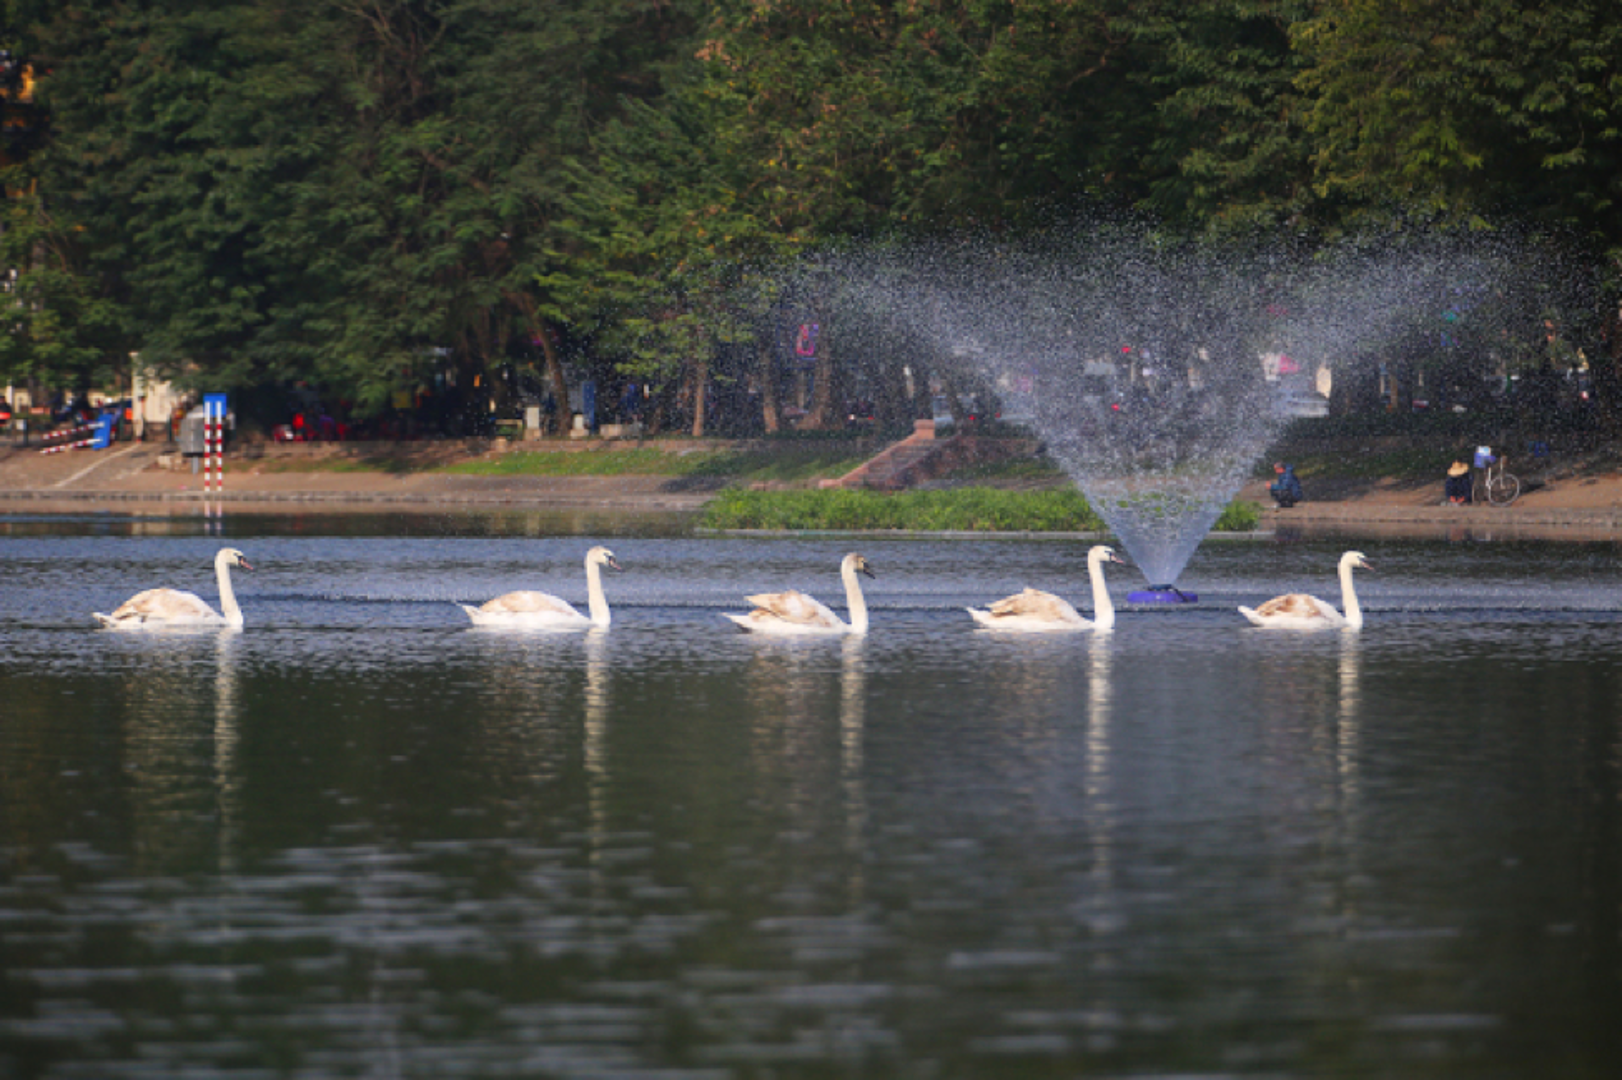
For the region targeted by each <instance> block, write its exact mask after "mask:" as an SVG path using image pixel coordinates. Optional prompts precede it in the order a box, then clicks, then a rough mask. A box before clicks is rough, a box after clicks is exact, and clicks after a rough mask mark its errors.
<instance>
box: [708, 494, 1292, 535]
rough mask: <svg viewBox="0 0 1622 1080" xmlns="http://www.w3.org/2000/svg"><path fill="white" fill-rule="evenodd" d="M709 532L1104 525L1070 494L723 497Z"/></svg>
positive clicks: (1225, 523)
mask: <svg viewBox="0 0 1622 1080" xmlns="http://www.w3.org/2000/svg"><path fill="white" fill-rule="evenodd" d="M1260 520H1261V513H1260V511H1259V510H1258V509H1257V507H1256V506H1255V505H1254V504H1251V503H1232V504H1230V505H1229V506H1228V508H1227V509H1226V510H1225V511H1224V512H1223V515H1222V517H1221V518H1220V519H1219V520H1218V521H1217V524H1216V528H1217V529H1218V530H1221V531H1225V532H1248V531H1251V530H1254V529H1255V528H1256V525H1257V523H1258V522H1259V521H1260ZM701 524H702V525H703V527H705V528H710V529H824V530H853V531H854V530H868V529H916V530H922V531H930V532H1103V531H1105V529H1106V526H1105V524H1104V522H1103V520H1102V519H1101V518H1100V517H1099V516H1098V515H1097V514H1095V513H1094V512H1093V509H1092V507H1090V506H1088V505H1087V500H1086V498H1084V497H1083V496H1082V495H1081V493H1080V492H1078V491H1075V490H1074V489H1068V488H1062V489H1052V490H1045V491H1002V490H999V489H996V488H981V487H972V488H957V489H955V490H951V491H902V492H896V493H893V494H890V493H885V492H877V491H846V490H832V491H743V490H737V489H729V490H727V491H723V492H721V493H720V494H719V495H718V496H717V497H716V498H715V499H714V500H713V501H712V502H711V503H710V504H709V506H708V507H706V508H705V511H704V516H703V519H702V521H701Z"/></svg>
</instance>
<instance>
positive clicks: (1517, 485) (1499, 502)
mask: <svg viewBox="0 0 1622 1080" xmlns="http://www.w3.org/2000/svg"><path fill="white" fill-rule="evenodd" d="M1505 460H1506V459H1505V458H1504V457H1502V456H1500V457H1499V458H1497V459H1496V460H1494V461H1489V462H1488V463H1487V465H1486V466H1485V467H1484V468H1483V469H1482V470H1481V475H1479V476H1478V477H1476V485H1475V491H1474V493H1473V494H1472V496H1471V497H1472V498H1473V499H1475V501H1476V502H1480V501H1481V497H1482V496H1483V495H1485V496H1486V501H1487V504H1488V505H1489V506H1508V505H1509V504H1510V503H1512V502H1514V501H1515V500H1516V499H1518V498H1520V497H1521V482H1520V480H1519V479H1518V478H1517V477H1516V476H1515V475H1514V474H1513V473H1510V472H1507V471H1506V470H1505V469H1504V461H1505Z"/></svg>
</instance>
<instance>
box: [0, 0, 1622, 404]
mask: <svg viewBox="0 0 1622 1080" xmlns="http://www.w3.org/2000/svg"><path fill="white" fill-rule="evenodd" d="M1613 8H1614V5H1612V4H1609V3H1606V2H1604V0H1564V2H1561V3H1554V2H1552V0H1534V2H1531V3H1513V2H1511V0H1473V2H1469V3H1460V2H1456V0H1130V2H1129V0H1022V2H1017V3H1016V2H1011V0H911V2H908V3H893V2H887V0H276V2H275V3H271V2H269V0H5V5H4V14H5V19H4V27H5V29H4V31H3V34H4V39H3V40H0V48H3V49H5V50H7V51H8V52H9V53H10V54H11V55H12V56H13V57H14V58H15V59H16V61H17V64H16V65H14V66H15V67H16V69H17V70H21V66H22V65H23V64H26V65H27V69H28V71H29V73H30V76H31V78H32V80H33V83H32V85H33V88H34V90H35V92H36V93H35V101H34V102H33V103H31V104H30V105H29V106H28V107H29V108H30V109H33V110H35V111H36V113H37V117H38V118H39V119H40V123H38V124H35V125H33V126H31V127H29V128H28V130H29V132H30V135H29V137H28V138H27V139H26V140H24V139H23V138H22V137H21V134H20V133H21V132H22V131H23V130H24V127H25V125H22V124H14V123H12V119H13V118H14V117H15V116H19V115H21V114H20V113H18V112H17V110H18V109H19V108H21V107H22V106H21V103H20V98H19V94H20V91H19V90H18V89H17V88H16V87H15V86H13V87H11V88H10V89H6V88H3V87H0V90H5V93H6V96H5V98H4V104H5V106H6V109H7V117H8V123H7V129H6V130H7V140H8V141H7V155H6V158H5V162H4V165H5V192H6V199H5V204H4V208H3V211H4V222H3V228H4V232H3V234H0V257H3V259H4V263H5V268H6V269H7V271H8V275H7V280H6V282H5V287H6V289H7V290H8V292H7V295H6V297H5V302H6V303H8V304H9V305H10V308H11V310H10V314H9V315H8V318H7V323H6V326H5V329H4V333H3V334H0V374H4V375H5V376H6V377H9V378H12V379H31V380H34V381H36V382H37V383H39V384H41V385H44V386H46V387H54V386H69V387H71V386H75V385H83V384H87V383H89V382H92V381H95V382H104V381H106V380H107V379H109V378H110V377H114V376H116V375H117V374H118V373H119V372H121V371H124V370H127V367H128V364H129V357H130V356H131V354H139V357H140V360H139V362H140V363H141V364H142V365H143V366H151V367H154V368H156V369H157V370H160V371H163V372H166V373H169V374H173V375H177V376H180V377H182V378H184V379H186V380H188V381H189V382H190V383H192V384H194V385H204V384H209V385H222V386H248V385H255V384H270V385H274V384H281V383H286V382H289V381H292V380H299V379H303V380H309V381H311V382H314V383H318V384H321V385H323V386H325V387H327V388H328V389H329V390H330V391H331V392H332V393H334V394H336V395H338V396H341V397H343V398H345V399H347V400H348V401H349V402H350V403H351V404H352V406H353V407H354V409H355V410H356V411H357V413H361V414H364V413H367V412H376V411H379V410H382V409H384V408H386V407H387V406H388V405H389V404H390V403H391V402H392V401H394V400H396V398H397V396H398V395H399V394H400V393H401V392H403V391H404V392H409V391H410V390H412V389H414V388H418V387H421V386H423V385H425V384H431V383H432V382H433V380H434V379H435V377H436V376H437V377H438V378H439V379H441V380H442V381H445V382H446V383H447V387H449V388H455V391H456V393H458V394H459V395H461V396H462V397H464V398H466V399H467V400H468V401H469V402H470V403H471V404H472V406H473V407H474V408H475V409H476V410H478V411H479V412H480V413H483V412H484V411H485V410H486V409H487V408H488V404H487V401H486V398H487V397H488V394H487V393H485V392H484V390H485V389H488V388H489V387H490V386H492V385H496V386H503V387H505V386H512V385H515V383H514V381H513V379H514V374H513V373H514V372H515V371H522V370H524V369H533V371H534V372H535V374H536V375H537V376H539V377H540V379H541V380H542V381H544V382H546V383H547V384H548V385H550V387H551V388H552V393H553V395H554V400H553V402H552V403H553V404H554V405H555V406H556V409H557V413H556V415H557V416H558V418H559V420H560V421H561V420H562V419H564V418H566V417H567V414H568V411H569V408H570V406H571V404H572V401H571V397H570V395H571V393H572V392H574V391H575V390H576V389H577V387H578V382H579V381H580V380H581V379H584V378H593V377H595V378H597V379H599V380H600V381H602V382H603V385H604V386H605V387H606V386H607V385H608V381H609V380H611V379H627V378H628V379H633V380H636V382H637V383H638V384H639V385H640V386H642V387H646V388H647V389H646V390H645V391H644V392H645V393H646V394H648V395H649V396H648V398H647V401H648V403H649V407H650V408H652V409H655V410H656V411H657V412H658V415H659V416H660V417H661V418H662V419H664V420H665V421H666V422H667V423H670V424H676V423H678V422H679V423H680V424H681V425H682V426H684V427H685V426H689V425H690V426H691V428H692V430H695V431H702V430H705V425H706V417H707V416H708V415H709V413H710V412H711V405H712V404H713V400H714V398H715V396H717V395H721V396H728V397H729V399H737V400H745V399H747V400H748V401H749V402H750V403H751V404H750V408H751V409H752V410H753V411H754V412H755V414H756V416H757V419H758V426H759V427H761V428H764V429H765V430H775V429H776V428H777V426H778V425H779V423H780V421H781V411H782V406H783V405H784V403H785V395H786V394H788V392H789V390H790V389H791V386H790V382H791V380H792V379H793V378H795V377H797V376H795V374H794V373H793V372H790V371H785V369H784V368H783V364H782V356H783V354H784V352H785V346H784V341H783V336H784V332H783V327H784V326H785V325H789V326H792V325H796V324H797V323H799V322H801V321H806V320H810V321H814V320H815V317H816V316H815V309H816V306H817V303H818V296H817V291H818V289H822V288H831V287H836V285H837V283H835V284H834V285H829V284H827V283H826V282H825V283H824V284H823V285H817V284H815V279H811V281H812V283H811V284H807V281H806V280H800V281H798V282H794V283H790V282H788V281H786V280H785V279H783V278H781V277H780V275H778V274H777V272H776V271H775V270H774V267H777V266H780V265H782V262H783V260H784V259H785V258H788V257H790V256H793V255H795V254H797V253H801V252H815V251H821V250H825V249H828V248H830V247H836V246H837V245H838V244H840V243H841V242H845V241H848V240H850V239H852V238H857V237H860V238H863V239H865V240H868V241H872V240H875V239H882V238H885V237H901V236H906V235H909V234H916V233H919V232H927V231H929V230H934V229H939V228H944V227H952V228H978V229H989V230H999V229H1011V228H1019V227H1021V226H1023V225H1026V224H1029V223H1031V222H1033V221H1040V220H1043V219H1044V218H1046V217H1050V216H1052V215H1059V214H1065V213H1069V212H1072V211H1074V210H1076V209H1077V208H1078V207H1100V206H1102V207H1112V208H1117V209H1125V210H1130V211H1132V212H1142V213H1146V214H1149V215H1152V216H1153V218H1154V219H1155V220H1157V221H1158V222H1160V223H1162V225H1163V227H1164V228H1167V229H1172V230H1177V231H1181V232H1189V233H1209V234H1217V235H1232V234H1241V233H1245V232H1255V231H1258V230H1262V231H1265V230H1277V229H1280V228H1284V229H1288V230H1290V231H1291V232H1292V234H1295V235H1303V236H1306V235H1310V236H1320V237H1321V236H1330V235H1333V234H1335V233H1336V232H1337V231H1341V230H1346V229H1350V228H1354V227H1358V226H1366V225H1367V224H1368V223H1371V222H1380V221H1387V222H1389V221H1393V220H1405V219H1411V218H1412V217H1413V215H1415V214H1416V213H1417V214H1423V215H1424V216H1425V217H1426V218H1427V220H1432V221H1439V222H1443V223H1450V224H1454V225H1457V226H1458V227H1463V228H1469V227H1484V226H1485V223H1486V222H1488V221H1493V220H1503V219H1507V218H1513V219H1516V220H1521V221H1526V220H1531V221H1538V222H1543V223H1546V224H1547V225H1549V226H1554V227H1558V228H1560V229H1561V230H1563V232H1564V235H1566V236H1567V237H1570V238H1572V239H1573V240H1574V241H1575V242H1576V243H1577V245H1578V246H1579V247H1580V248H1581V249H1582V250H1584V251H1585V252H1587V253H1588V254H1589V256H1590V257H1591V261H1592V262H1593V263H1595V264H1597V265H1602V264H1603V262H1604V258H1605V257H1607V256H1608V257H1609V258H1610V259H1611V260H1612V267H1613V273H1614V269H1615V259H1616V257H1617V255H1618V253H1619V252H1622V167H1619V166H1622V160H1619V147H1622V71H1619V69H1618V65H1619V64H1622V60H1619V59H1618V58H1619V57H1622V20H1618V19H1617V18H1616V17H1615V15H1616V13H1615V11H1614V10H1613ZM31 115H34V114H31ZM856 336H857V335H854V334H847V335H845V336H844V337H843V338H841V336H840V335H839V334H837V333H831V334H826V335H824V340H825V341H826V342H827V343H828V346H827V347H826V348H824V349H822V350H821V351H820V352H819V353H818V355H817V356H816V358H815V362H816V365H817V367H816V370H815V372H814V373H811V374H812V378H811V380H810V382H811V384H813V385H814V386H815V387H816V394H817V397H816V399H815V400H814V401H811V402H809V403H807V404H808V406H809V408H808V415H806V416H805V417H804V418H803V419H802V420H801V425H802V426H805V427H818V426H828V425H830V424H833V423H836V422H838V417H837V416H836V415H835V406H836V405H837V404H838V402H837V401H836V400H835V397H836V395H837V394H838V393H840V392H841V391H846V392H855V390H854V388H853V384H851V383H850V380H849V378H848V374H847V373H846V372H844V371H843V368H844V367H845V366H846V365H847V364H848V363H849V361H850V360H851V359H852V357H851V356H850V355H849V353H848V351H847V352H842V351H841V348H842V346H841V344H840V342H841V341H843V342H846V343H848V342H850V341H851V340H853V339H854V338H855V337H856ZM862 336H863V337H865V338H866V339H868V340H873V339H874V334H873V333H866V334H864V335H862ZM843 347H844V348H845V349H847V350H848V349H849V348H850V346H849V345H848V344H846V345H844V346H843ZM892 347H893V349H895V350H900V351H904V352H909V353H910V354H911V355H912V356H913V358H914V360H915V362H916V367H917V369H918V371H919V372H922V371H924V370H926V369H927V368H928V366H929V362H930V358H929V356H928V355H927V348H926V347H925V346H923V345H922V344H921V343H918V342H906V341H898V340H897V341H891V342H890V343H889V345H888V346H886V348H892ZM895 366H896V365H892V367H895ZM865 368H866V369H867V370H868V371H869V372H873V371H877V375H876V377H875V378H874V385H873V386H869V387H866V388H865V389H866V391H868V392H869V393H870V395H872V396H876V397H877V398H878V399H879V401H878V403H877V405H876V410H877V411H878V412H879V413H881V414H884V415H885V416H886V417H888V418H889V419H891V420H893V421H895V422H902V421H904V420H905V419H907V418H908V413H909V410H911V409H914V408H915V404H913V403H910V402H909V401H907V400H903V399H904V398H905V397H906V394H907V392H908V391H907V389H906V386H910V385H912V384H911V383H906V384H904V382H903V380H902V379H901V378H900V375H899V374H898V371H899V368H898V367H897V370H889V369H886V368H885V367H884V365H883V364H882V363H880V364H879V365H877V367H875V366H874V365H873V364H871V363H869V364H866V365H865ZM475 384H478V385H479V386H480V387H481V388H483V389H481V391H480V392H479V393H477V394H470V393H468V391H469V390H471V389H472V388H473V387H474V385H475ZM913 389H914V390H915V389H916V387H915V386H914V387H913Z"/></svg>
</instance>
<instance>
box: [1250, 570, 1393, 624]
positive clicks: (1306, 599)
mask: <svg viewBox="0 0 1622 1080" xmlns="http://www.w3.org/2000/svg"><path fill="white" fill-rule="evenodd" d="M1359 569H1360V570H1373V569H1374V567H1372V566H1370V565H1369V560H1368V557H1367V556H1365V555H1364V554H1363V553H1362V552H1361V551H1348V552H1347V553H1346V554H1344V555H1342V556H1341V557H1340V598H1341V605H1342V606H1343V607H1345V609H1346V614H1344V615H1342V614H1341V613H1340V612H1338V611H1336V610H1335V608H1334V605H1333V604H1330V603H1327V602H1325V601H1323V600H1320V599H1318V598H1317V597H1316V596H1308V595H1307V594H1306V593H1288V594H1286V595H1284V596H1278V597H1274V598H1273V599H1271V600H1269V601H1267V603H1265V604H1263V605H1262V606H1261V607H1259V608H1255V609H1252V608H1247V607H1241V608H1240V609H1239V613H1240V614H1241V615H1243V616H1244V617H1245V618H1247V619H1249V620H1250V621H1251V622H1253V623H1255V624H1256V625H1257V626H1265V627H1269V628H1272V629H1276V630H1323V629H1326V628H1333V627H1344V628H1346V629H1348V630H1361V629H1362V628H1363V609H1362V607H1361V606H1359V605H1358V602H1357V587H1356V586H1355V585H1353V584H1352V571H1353V570H1359Z"/></svg>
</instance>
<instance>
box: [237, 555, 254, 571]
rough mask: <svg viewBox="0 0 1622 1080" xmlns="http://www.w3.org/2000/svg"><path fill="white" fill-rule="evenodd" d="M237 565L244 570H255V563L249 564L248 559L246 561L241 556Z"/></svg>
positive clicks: (238, 557)
mask: <svg viewBox="0 0 1622 1080" xmlns="http://www.w3.org/2000/svg"><path fill="white" fill-rule="evenodd" d="M237 565H238V566H240V567H242V569H244V570H252V569H253V563H251V562H249V561H248V560H247V559H244V558H243V557H242V556H240V555H238V556H237Z"/></svg>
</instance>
